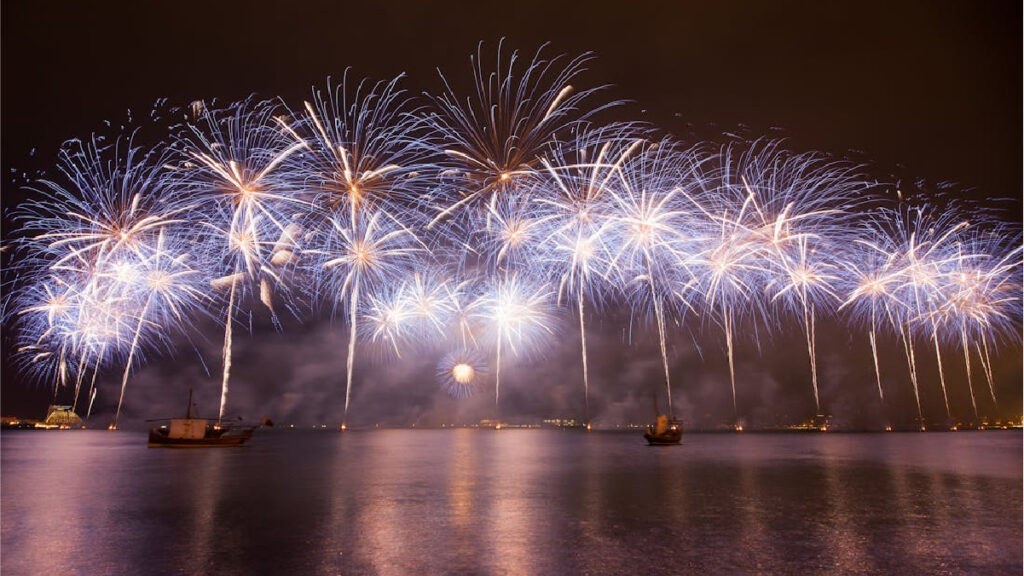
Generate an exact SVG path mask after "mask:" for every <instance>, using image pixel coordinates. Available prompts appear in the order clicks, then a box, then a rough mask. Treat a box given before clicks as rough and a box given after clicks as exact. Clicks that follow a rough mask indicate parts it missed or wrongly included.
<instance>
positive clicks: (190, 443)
mask: <svg viewBox="0 0 1024 576" xmlns="http://www.w3.org/2000/svg"><path fill="white" fill-rule="evenodd" d="M169 420H170V422H169V423H168V424H165V425H162V426H154V427H153V428H150V429H149V447H150V448H157V447H167V448H213V447H229V446H242V445H244V444H245V443H246V442H248V441H249V439H250V438H252V434H253V432H255V431H256V429H257V428H259V427H260V426H263V425H266V426H273V423H271V422H270V420H268V419H266V418H264V419H263V420H262V421H260V423H259V424H255V425H244V426H243V425H238V424H224V423H221V422H218V423H214V424H211V423H210V420H209V419H207V418H193V417H192V391H191V390H189V392H188V409H187V410H186V411H185V417H184V418H170V419H169Z"/></svg>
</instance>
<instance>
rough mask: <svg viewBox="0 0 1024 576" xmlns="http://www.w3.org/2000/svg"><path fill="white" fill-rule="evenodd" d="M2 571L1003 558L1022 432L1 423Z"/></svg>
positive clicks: (773, 564)
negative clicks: (182, 432)
mask: <svg viewBox="0 0 1024 576" xmlns="http://www.w3.org/2000/svg"><path fill="white" fill-rule="evenodd" d="M0 438H2V468H0V470H2V483H0V490H2V510H3V516H2V542H3V549H2V557H0V563H2V564H0V567H2V571H3V573H4V574H12V575H13V574H30V573H50V572H54V573H68V574H75V573H77V574H200V573H217V574H284V573H292V574H346V575H350V574H440V573H451V574H641V573H643V574H726V573H764V574H783V573H788V574H792V573H801V574H826V573H827V574H963V573H984V574H1020V573H1021V571H1022V546H1021V539H1022V524H1021V511H1022V459H1021V450H1022V437H1021V434H1020V433H1019V432H1016V431H1011V432H959V433H948V434H939V433H927V434H916V433H905V434H899V433H893V434H833V433H828V434H689V435H687V436H685V437H684V439H683V445H682V446H677V447H667V448H650V447H646V446H644V445H643V440H642V438H641V437H640V435H639V433H636V432H633V433H613V432H592V433H584V432H575V431H567V432H559V431H552V430H502V431H500V432H496V431H493V430H471V429H460V430H379V431H354V432H349V433H345V434H338V433H333V432H305V431H303V432H298V431H288V430H274V431H269V432H268V431H261V432H260V433H258V434H257V435H256V437H255V438H254V439H253V441H252V444H251V446H249V447H246V448H243V449H199V450H171V449H147V448H146V445H145V444H146V439H145V436H144V435H142V434H138V433H131V432H119V433H110V432H106V431H84V432H67V433H62V432H17V431H11V432H4V433H3V434H2V436H0Z"/></svg>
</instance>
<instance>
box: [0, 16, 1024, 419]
mask: <svg viewBox="0 0 1024 576" xmlns="http://www.w3.org/2000/svg"><path fill="white" fill-rule="evenodd" d="M117 4H118V3H116V2H108V3H88V2H70V1H68V2H64V1H62V2H52V1H40V0H32V1H19V0H5V1H4V2H3V4H2V11H3V14H2V16H3V20H2V44H3V51H2V82H0V90H2V143H0V152H2V168H3V172H4V174H5V178H4V181H3V190H2V192H3V204H4V208H5V209H7V208H9V207H10V206H11V205H13V204H14V203H16V202H18V201H19V200H20V199H22V198H23V197H24V194H23V192H21V191H20V190H19V189H18V185H17V181H16V180H15V181H14V183H12V179H11V178H10V177H9V174H10V173H11V170H12V169H16V170H17V171H18V172H21V171H26V172H29V173H31V172H32V171H34V170H36V169H40V168H45V167H47V166H48V165H49V163H51V161H52V158H53V154H54V152H55V151H56V149H57V147H58V146H59V144H60V143H61V142H62V141H63V140H65V139H67V138H70V137H76V136H88V135H89V134H90V132H92V131H93V130H97V129H100V128H102V127H103V121H104V120H110V121H112V122H114V123H115V124H116V123H119V122H120V121H121V119H122V118H124V117H125V115H126V111H127V110H128V109H131V110H132V111H133V113H134V114H135V115H137V116H142V115H144V114H146V113H147V112H148V110H149V109H150V107H151V105H152V104H153V102H154V101H155V100H157V99H158V98H164V97H166V98H168V99H170V101H171V102H172V103H178V104H185V103H188V102H189V101H192V100H196V99H207V100H210V99H213V98H218V99H223V100H233V99H240V98H243V97H245V96H247V95H249V94H250V93H257V94H259V95H261V96H264V97H272V96H281V97H283V98H285V99H286V100H287V101H288V102H290V103H299V102H301V100H302V99H303V98H307V97H308V94H309V91H310V86H312V85H313V84H318V85H322V84H323V83H324V80H325V79H326V77H327V76H334V77H335V78H340V77H341V74H342V73H343V71H344V70H345V68H346V67H349V66H351V67H352V68H353V73H354V74H355V75H356V76H369V77H373V78H378V79H379V78H390V77H392V76H394V75H396V74H398V73H401V72H405V73H406V74H407V76H408V77H407V80H406V82H405V83H404V86H405V87H406V88H407V89H409V90H410V91H411V92H413V93H419V92H422V91H432V92H434V91H437V90H438V89H439V86H440V82H439V80H438V76H437V71H436V68H441V69H442V70H443V71H445V73H446V75H447V76H448V77H450V78H453V79H455V80H456V83H459V82H465V81H466V79H467V78H469V74H470V68H469V58H468V57H469V55H470V54H471V53H473V52H475V51H476V48H477V43H478V42H479V41H481V40H482V41H484V42H486V46H485V48H484V52H485V53H486V54H494V51H495V50H496V48H497V40H498V39H499V38H502V37H504V38H506V45H507V46H508V47H510V48H517V49H519V50H521V51H523V52H524V53H526V54H527V55H530V54H532V53H533V52H534V51H535V50H536V48H537V47H539V46H540V45H541V44H542V43H544V42H550V47H549V49H548V51H547V53H548V54H549V55H555V54H559V53H566V54H570V55H575V54H578V53H581V52H585V51H591V52H593V53H594V54H595V55H596V57H597V58H596V59H595V60H593V61H591V62H590V63H589V65H588V69H589V71H588V72H587V73H586V74H585V75H584V76H583V77H582V78H581V80H580V81H579V82H578V84H584V83H590V84H592V85H598V84H604V83H611V84H614V87H613V88H611V89H610V90H609V91H608V92H607V94H608V96H609V97H612V98H626V99H630V100H632V101H633V103H631V104H629V105H627V106H624V107H620V108H619V109H617V111H616V112H615V116H616V119H641V120H647V121H650V122H652V123H654V124H655V125H656V126H658V127H660V128H662V129H664V130H666V131H668V132H670V133H672V134H674V135H676V136H678V137H680V138H682V139H684V140H689V141H692V140H693V139H694V138H701V139H706V138H711V139H714V138H717V137H718V136H719V135H720V134H722V133H723V132H739V133H742V134H744V135H747V136H756V135H762V134H763V135H768V136H775V137H786V138H788V139H789V146H791V147H792V148H794V149H796V150H801V151H802V150H821V151H826V152H830V153H834V154H839V155H850V156H851V157H853V158H855V159H856V160H858V161H862V162H867V163H868V164H869V165H870V168H869V170H870V171H871V173H873V174H876V175H877V176H878V178H879V179H880V180H884V181H894V182H895V181H912V180H916V179H919V178H923V179H926V180H928V181H931V182H936V183H938V182H955V183H957V187H956V190H958V192H957V193H959V194H962V195H966V196H970V197H973V198H977V199H984V198H990V197H998V198H1010V199H1019V198H1020V197H1021V196H1020V190H1021V189H1020V176H1021V157H1022V146H1021V131H1020V126H1021V125H1022V116H1021V110H1022V106H1021V102H1022V91H1021V83H1022V75H1021V70H1022V61H1021V27H1022V14H1021V5H1020V2H1010V1H1003V2H997V1H986V2H977V1H971V0H967V1H958V2H953V1H944V2H933V1H920V2H915V1H899V2H884V1H883V2H673V3H668V2H664V3H663V2H620V3H612V2H596V1H595V2H580V3H578V4H576V5H560V3H555V2H550V1H543V2H533V1H519V2H514V3H506V4H494V5H488V6H483V5H481V6H478V5H477V3H473V2H466V3H465V4H457V3H441V2H437V3H426V2H417V1H401V2H388V3H379V4H372V3H355V2H349V3H339V2H280V3H273V2H246V3H241V2H239V3H231V2H194V3H193V2H161V3H153V2H140V3H127V2H126V3H124V5H123V6H117ZM556 4H559V5H556ZM33 149H35V153H34V154H32V153H31V151H32V150H33ZM1010 206H1011V207H1010V211H1009V215H1010V217H1012V218H1019V217H1020V205H1019V203H1013V204H1011V205H1010ZM4 226H5V232H6V230H8V229H9V227H10V222H9V221H7V220H6V219H5V221H4ZM612 316H614V314H613V315H609V316H608V317H606V318H605V319H603V320H601V321H600V322H597V321H595V322H594V325H595V330H596V331H598V332H599V335H598V337H597V338H596V339H595V341H596V342H597V343H596V344H595V347H596V348H597V349H596V350H594V351H592V353H591V358H592V359H597V360H596V361H595V362H594V365H592V368H591V369H592V373H593V374H596V375H597V376H595V380H597V383H596V384H595V385H594V386H595V392H596V397H597V400H596V408H597V410H596V413H597V416H598V418H599V419H600V418H602V417H603V419H604V420H605V421H606V422H609V423H615V422H620V421H621V422H624V421H629V420H634V421H635V420H642V419H646V418H649V412H650V396H649V394H650V388H649V386H645V385H643V384H638V383H640V382H652V381H654V382H656V381H659V380H658V371H659V370H660V367H659V365H658V364H659V361H658V360H659V359H658V356H657V352H656V341H652V340H651V336H650V332H651V330H646V331H645V330H643V329H640V330H638V331H637V330H635V331H634V346H633V347H631V348H626V347H624V346H623V345H622V342H623V338H624V336H623V335H622V333H621V322H618V323H617V320H621V319H616V318H613V317H612ZM254 322H255V323H256V325H257V326H256V335H255V336H254V337H253V338H252V339H249V338H247V337H246V338H238V339H236V349H235V367H236V368H235V370H234V373H233V382H235V384H234V385H233V389H232V390H233V391H232V394H233V396H232V400H231V404H233V406H232V408H233V409H234V410H235V411H237V412H238V413H242V414H246V415H247V416H253V417H258V416H261V415H264V414H266V415H271V416H276V417H277V418H279V419H284V420H285V421H289V420H291V421H295V422H297V423H303V424H307V423H319V422H327V423H333V424H336V423H337V422H336V421H337V420H338V419H339V418H338V415H339V414H340V407H341V403H342V401H343V396H344V358H343V350H344V341H345V335H344V330H343V329H342V328H343V327H342V326H340V325H336V326H334V327H333V328H331V327H330V326H329V325H328V324H327V323H326V322H315V321H309V320H307V321H305V322H303V323H299V322H298V321H297V320H294V321H292V322H290V323H288V322H286V325H285V333H284V334H276V333H274V332H273V331H272V330H267V329H264V328H263V327H261V322H262V321H261V319H260V318H256V319H255V320H254ZM599 324H600V325H599ZM823 331H824V334H823V336H822V337H821V338H822V344H819V348H820V349H821V351H820V352H819V354H820V358H819V363H820V365H821V368H820V370H821V371H822V377H821V378H822V394H823V401H824V404H825V405H826V406H828V407H829V409H830V411H831V412H832V413H833V414H835V416H836V418H837V419H839V420H845V421H847V422H853V423H856V424H857V425H865V426H867V425H875V424H877V423H878V422H882V421H885V420H887V419H888V418H893V417H907V418H909V417H911V416H912V412H913V409H912V408H911V404H909V403H908V402H910V401H912V397H910V396H909V394H910V389H909V384H908V383H907V382H906V375H905V374H906V367H905V365H904V364H903V363H902V358H901V357H900V356H898V355H897V354H896V341H895V340H893V341H892V342H891V343H890V344H891V345H890V346H889V348H890V351H891V352H892V354H889V355H887V356H886V357H884V358H883V377H885V376H886V374H888V376H889V378H890V379H891V386H892V388H893V390H894V399H893V400H892V402H893V404H892V406H890V408H889V410H888V411H881V409H879V408H878V407H877V396H873V394H874V393H875V391H874V389H873V386H874V382H873V373H872V369H871V366H870V356H869V354H868V347H867V341H866V338H865V337H864V336H863V335H861V334H849V333H848V332H846V331H845V330H843V329H841V328H839V327H833V328H829V327H827V326H826V327H825V328H823ZM206 332H207V333H208V334H209V342H206V343H200V345H199V347H200V348H201V349H203V350H204V357H205V359H206V361H207V362H208V363H209V364H210V370H211V371H212V372H214V376H212V377H207V376H206V375H205V374H203V372H202V367H201V364H200V363H199V362H198V361H196V360H195V355H194V354H192V353H190V352H188V351H187V350H186V351H185V352H182V353H180V354H178V355H177V356H176V357H175V358H171V359H163V360H160V361H157V362H153V363H150V364H149V365H147V367H145V368H144V369H142V370H140V371H139V372H138V375H137V377H135V378H133V380H132V381H131V382H130V383H129V397H128V404H127V406H128V408H127V410H128V412H127V413H128V415H129V417H132V418H136V419H143V418H149V417H157V416H166V415H168V414H166V413H165V412H166V411H167V410H174V411H175V412H176V411H177V410H178V406H179V405H183V404H184V400H183V399H184V395H183V394H184V393H183V392H182V390H184V389H187V384H183V383H182V381H183V380H187V379H193V380H194V381H198V382H200V383H205V384H202V385H201V386H199V385H197V392H198V393H199V400H200V406H201V407H203V408H204V409H206V410H207V411H211V412H212V411H214V410H215V408H216V397H217V395H218V394H219V389H218V388H219V386H218V385H219V381H218V377H217V375H216V372H217V370H218V368H219V354H218V351H219V342H218V332H217V330H216V328H211V329H210V330H207V331H206ZM636 332H640V333H641V334H640V335H639V336H638V335H637V334H636ZM644 332H646V335H645V334H644ZM706 333H707V334H715V331H714V330H708V331H706ZM6 336H7V334H5V337H6ZM673 342H674V344H673V352H672V354H673V358H672V362H673V374H674V380H673V387H674V390H678V394H680V397H681V398H682V400H681V406H682V407H683V408H682V413H683V415H684V417H687V418H689V419H690V420H691V421H694V420H695V421H698V422H704V423H706V424H708V425H713V424H714V423H716V422H718V421H721V420H726V419H727V418H728V417H730V416H731V405H730V400H729V393H728V381H727V378H728V375H727V369H726V368H725V366H726V365H725V360H724V354H723V353H722V351H721V349H722V347H723V346H724V344H723V343H721V342H717V341H715V337H714V336H706V337H704V338H701V339H700V340H699V342H700V344H701V348H700V350H697V349H695V348H694V346H693V342H692V341H691V339H690V337H689V336H688V335H687V334H686V333H685V332H683V331H678V332H677V333H676V334H675V338H674V340H673ZM801 343H802V335H801V334H800V333H799V326H798V324H795V323H794V324H793V326H792V327H791V329H789V330H787V331H785V332H784V333H783V334H782V335H780V336H778V337H777V338H776V340H775V341H774V342H772V343H770V344H767V345H766V346H765V350H764V353H763V354H759V353H758V350H757V349H756V348H755V347H754V345H753V344H752V343H745V344H742V345H741V346H740V348H739V350H738V351H737V362H738V365H737V368H738V370H739V373H738V386H739V395H740V405H741V412H746V414H747V416H748V418H749V419H751V420H752V421H754V422H760V423H764V424H770V423H773V422H776V421H781V420H790V421H795V420H799V419H800V418H802V417H805V416H807V415H809V414H810V413H813V397H812V395H811V391H810V382H809V378H810V377H809V374H808V372H809V370H807V369H805V367H806V365H807V364H806V363H807V361H806V351H805V350H804V349H803V348H802V347H801ZM552 348H553V350H552V351H550V352H549V354H548V355H547V356H546V357H545V358H543V359H539V360H537V361H521V362H520V365H519V366H512V367H511V368H510V369H509V374H510V375H509V380H508V383H507V384H506V383H505V381H504V380H503V384H502V386H503V390H508V396H507V397H506V396H505V395H504V392H503V410H505V412H506V415H508V416H509V417H512V418H514V417H515V416H516V415H518V416H521V417H524V418H532V417H550V416H578V415H579V414H578V412H579V409H578V407H579V405H580V404H582V399H581V396H582V394H581V392H580V388H581V385H580V384H579V383H578V381H579V378H580V377H579V374H578V372H579V367H578V359H576V356H575V354H576V351H577V350H578V335H577V333H576V332H575V331H573V330H572V329H571V327H570V326H569V323H568V322H566V328H565V329H564V330H563V332H562V334H561V337H560V338H559V341H558V343H557V344H555V345H553V346H552ZM4 351H5V353H7V352H9V343H8V342H5V344H4ZM949 354H950V355H952V354H953V353H952V352H950V353H949ZM1020 355H1021V354H1020V348H1019V346H1018V345H1014V346H1012V347H1009V348H1006V349H1004V351H1003V353H1002V355H1001V357H1000V358H999V359H998V361H997V362H996V369H997V374H996V377H997V379H998V380H999V382H1000V388H999V389H997V393H999V394H1000V402H1001V406H1002V407H1003V412H1004V415H1007V416H1009V415H1013V416H1019V410H1020V409H1019V406H1020V400H1021V390H1020V379H1021V358H1020ZM372 356H373V355H372V354H364V355H363V358H365V361H362V360H361V361H360V362H359V364H358V365H357V381H356V385H355V390H354V392H353V394H354V397H353V407H352V413H353V417H352V418H351V419H352V420H353V421H355V422H356V423H357V424H360V423H361V424H370V423H374V422H382V423H386V424H400V425H407V424H410V423H413V422H417V423H422V424H424V425H426V424H438V423H441V422H444V421H456V420H459V421H473V420H475V419H479V418H481V417H486V416H489V414H487V413H486V412H487V402H488V401H490V400H489V398H488V397H487V396H488V395H487V394H481V395H479V396H478V397H477V398H474V399H473V400H471V401H469V402H466V403H461V404H459V403H456V402H455V401H453V400H450V399H448V398H446V397H445V396H444V395H443V393H442V392H440V391H439V390H438V388H437V385H436V383H435V382H434V379H433V377H432V372H433V366H434V364H436V358H435V357H429V358H427V357H424V358H407V359H406V360H405V361H403V362H400V363H391V364H386V363H384V362H382V361H376V360H374V359H373V358H372ZM921 364H922V366H923V368H922V382H923V384H922V386H923V387H924V388H925V391H923V395H924V396H925V398H924V403H925V410H926V413H931V414H934V415H938V414H939V412H940V411H941V393H939V392H938V389H937V388H938V386H937V383H935V382H934V380H935V379H936V378H935V374H934V368H932V365H933V364H934V358H933V357H930V356H929V357H926V360H924V361H923V362H921ZM793 366H799V367H801V369H800V370H794V369H793V368H792V367H793ZM929 370H931V372H929ZM961 371H962V366H961V365H960V364H955V363H954V365H953V367H952V368H950V369H949V372H951V374H950V376H949V383H948V384H949V386H950V389H951V394H953V391H955V394H953V396H954V397H952V398H951V401H952V402H954V403H955V405H956V406H958V408H960V409H959V410H958V411H959V412H960V413H962V414H964V415H966V414H967V412H968V410H969V403H968V402H969V401H968V400H967V397H966V385H965V383H964V381H963V380H964V379H963V377H962V376H961V375H960V372H961ZM424 374H426V375H427V377H424ZM116 379H117V378H116V376H114V375H112V376H110V378H109V379H108V382H107V383H106V390H109V391H110V392H109V393H108V395H107V398H106V399H104V398H102V395H103V392H102V391H101V398H100V399H99V400H97V405H98V406H97V410H98V411H100V412H101V413H102V411H103V410H105V409H109V408H110V403H111V402H112V401H114V402H116V398H114V399H113V400H112V399H111V398H110V396H112V395H113V388H114V387H116V384H115V380H116ZM624 383H626V384H624ZM506 386H507V388H506ZM933 388H934V389H933ZM961 392H963V394H961ZM506 399H507V403H506ZM47 401H48V393H47V392H46V391H45V390H39V389H34V388H32V386H31V385H29V384H27V383H24V382H21V381H19V378H18V376H17V374H15V373H13V372H12V370H11V369H10V368H9V364H7V363H6V362H5V364H4V372H3V386H2V404H3V407H2V411H3V413H4V414H18V415H26V416H41V415H42V412H44V410H45V405H46V403H47ZM872 401H874V404H872ZM592 402H594V401H593V400H592ZM744 404H745V405H746V410H744V408H743V407H744ZM965 406H966V408H964V407H965Z"/></svg>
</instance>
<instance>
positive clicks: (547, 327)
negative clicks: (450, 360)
mask: <svg viewBox="0 0 1024 576" xmlns="http://www.w3.org/2000/svg"><path fill="white" fill-rule="evenodd" d="M551 296H552V294H551V292H550V290H549V288H548V287H547V286H544V285H540V286H534V285H531V284H530V283H529V282H525V281H523V280H520V279H519V278H518V277H517V276H511V277H507V278H502V279H499V280H497V281H496V282H495V283H493V284H492V285H491V286H489V287H488V288H487V289H486V290H485V291H484V292H483V293H482V294H481V295H480V297H479V298H478V299H477V300H476V301H475V302H473V304H472V307H471V314H472V317H473V318H474V319H475V320H477V321H478V322H480V323H482V324H483V325H484V327H485V329H486V330H487V332H488V333H489V334H490V335H491V336H492V338H493V342H494V350H495V363H494V405H495V408H496V409H497V408H498V407H499V406H500V399H501V357H502V350H503V349H504V348H505V347H506V346H507V347H508V349H509V351H510V352H512V354H514V355H520V354H524V353H526V352H528V351H529V349H530V348H532V347H536V346H539V345H540V342H541V340H542V338H543V337H544V336H545V335H551V334H553V327H552V322H551V321H552V313H551V311H550V300H551Z"/></svg>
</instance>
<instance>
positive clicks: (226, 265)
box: [172, 98, 307, 423]
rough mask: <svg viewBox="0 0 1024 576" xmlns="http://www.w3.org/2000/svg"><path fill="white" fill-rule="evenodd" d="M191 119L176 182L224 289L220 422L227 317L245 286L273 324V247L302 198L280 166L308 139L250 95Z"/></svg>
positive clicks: (288, 229) (226, 376) (227, 372)
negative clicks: (193, 200)
mask: <svg viewBox="0 0 1024 576" xmlns="http://www.w3.org/2000/svg"><path fill="white" fill-rule="evenodd" d="M195 112H196V114H195V118H193V119H191V120H190V121H188V122H186V124H185V125H184V126H183V127H182V128H180V133H179V134H177V136H176V138H177V140H176V144H177V146H176V151H177V152H178V153H179V155H180V159H179V166H177V167H176V168H177V170H176V171H175V172H173V173H172V176H173V183H174V185H175V186H177V187H178V188H179V190H180V192H179V193H180V194H182V195H195V196H196V197H197V198H198V201H197V202H198V204H199V210H196V211H195V212H196V216H195V217H196V219H197V222H198V224H199V225H200V226H198V228H199V229H200V232H199V235H200V239H199V242H200V244H202V245H203V247H204V251H205V254H206V257H205V260H208V261H209V262H211V263H213V264H215V265H216V264H220V265H221V266H220V267H218V268H215V269H212V270H211V271H212V275H213V278H212V279H211V280H210V285H211V286H212V287H213V288H214V289H217V290H222V289H227V291H228V298H227V305H226V310H225V313H224V316H225V322H224V347H223V350H222V358H223V369H222V373H221V401H220V408H219V410H218V416H217V420H218V423H219V422H221V421H222V420H223V418H224V414H225V411H226V409H227V399H228V388H229V384H230V377H231V350H232V322H233V320H234V317H235V313H236V310H237V309H238V307H239V305H240V304H241V302H240V300H241V299H242V298H244V297H245V296H246V295H247V294H248V293H249V292H250V291H251V292H259V293H260V295H261V298H260V299H261V301H262V302H263V303H264V305H266V306H267V307H268V309H269V311H270V313H271V316H272V319H273V320H274V321H275V323H276V313H275V312H274V310H273V308H272V307H271V306H270V303H271V300H270V288H269V286H270V282H273V283H274V284H275V285H281V281H280V277H279V273H278V271H277V270H276V268H277V266H275V264H274V261H275V257H276V256H277V255H278V254H280V252H275V251H274V248H275V247H277V246H278V245H279V244H280V241H281V239H282V237H287V236H288V235H290V234H291V233H292V232H293V228H292V226H291V224H290V222H289V214H290V213H291V212H293V211H295V210H299V209H301V207H302V206H304V205H305V204H306V203H305V202H304V201H303V200H301V199H298V198H295V197H294V196H293V195H292V194H291V193H290V192H288V191H285V190H283V188H284V187H283V186H282V185H281V178H280V175H279V172H281V171H282V170H281V168H282V165H283V164H284V163H285V161H286V160H287V159H288V158H289V157H291V156H292V155H293V154H295V153H296V152H297V151H299V150H301V149H303V148H306V147H307V145H306V143H305V142H302V141H299V142H294V141H292V136H293V135H294V132H293V131H292V130H291V129H290V128H289V127H287V126H286V125H284V123H283V122H281V121H280V120H278V119H277V118H276V117H275V114H276V112H277V106H276V105H274V104H273V103H271V102H269V101H256V100H254V99H252V98H249V99H247V100H245V101H242V102H238V103H235V104H232V105H230V106H227V107H225V108H223V109H209V108H206V107H205V106H197V107H196V110H195Z"/></svg>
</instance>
